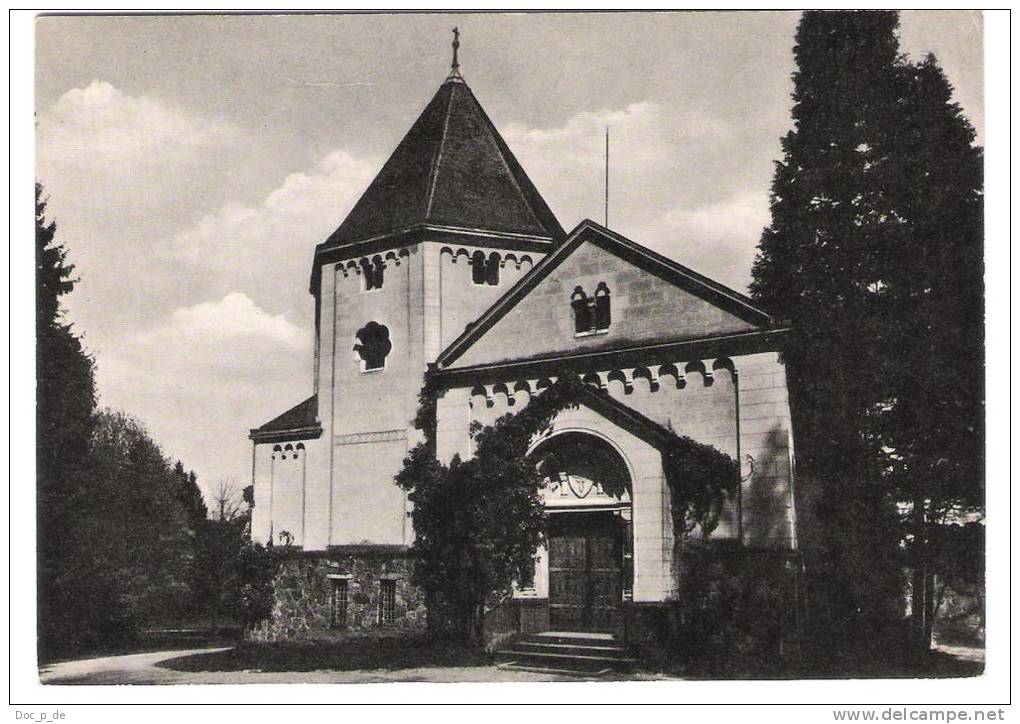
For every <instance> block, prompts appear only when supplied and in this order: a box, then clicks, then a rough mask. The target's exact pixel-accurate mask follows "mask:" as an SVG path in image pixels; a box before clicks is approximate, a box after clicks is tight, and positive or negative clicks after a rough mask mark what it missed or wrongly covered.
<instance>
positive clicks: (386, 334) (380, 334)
mask: <svg viewBox="0 0 1020 724" xmlns="http://www.w3.org/2000/svg"><path fill="white" fill-rule="evenodd" d="M355 337H356V338H357V344H355V345H354V351H355V352H357V353H358V356H359V357H361V371H362V372H371V371H372V370H381V369H383V368H385V367H386V355H388V354H389V353H390V350H392V349H393V343H392V342H390V330H389V329H387V328H386V326H385V325H382V324H379V323H378V322H369V323H368V324H366V325H365V326H364V327H362V328H361V329H359V330H358V332H357V334H356V335H355Z"/></svg>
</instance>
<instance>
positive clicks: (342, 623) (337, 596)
mask: <svg viewBox="0 0 1020 724" xmlns="http://www.w3.org/2000/svg"><path fill="white" fill-rule="evenodd" d="M329 580H330V583H331V584H332V590H331V592H330V598H329V625H330V626H331V627H332V628H344V627H346V626H347V579H346V578H331V579H329Z"/></svg>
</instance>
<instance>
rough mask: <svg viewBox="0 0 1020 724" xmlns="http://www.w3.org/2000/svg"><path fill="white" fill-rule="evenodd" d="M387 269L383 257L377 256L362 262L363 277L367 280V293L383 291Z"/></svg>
mask: <svg viewBox="0 0 1020 724" xmlns="http://www.w3.org/2000/svg"><path fill="white" fill-rule="evenodd" d="M385 268H386V265H385V264H384V262H383V260H382V257H381V256H379V255H378V254H376V255H375V256H373V257H372V258H371V259H362V260H361V276H362V278H363V279H364V280H365V291H366V292H367V291H370V290H372V289H382V285H383V269H385Z"/></svg>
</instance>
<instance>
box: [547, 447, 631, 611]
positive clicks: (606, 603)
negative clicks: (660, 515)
mask: <svg viewBox="0 0 1020 724" xmlns="http://www.w3.org/2000/svg"><path fill="white" fill-rule="evenodd" d="M532 457H533V459H534V460H535V462H536V464H537V465H539V467H540V469H541V470H542V472H543V473H544V474H545V476H546V487H545V490H544V498H545V504H546V510H547V512H548V514H549V525H548V562H547V563H548V564H547V567H546V570H547V575H548V589H547V590H548V592H549V593H548V595H549V627H550V629H552V630H554V631H616V630H617V629H619V628H620V626H621V621H622V616H621V614H620V604H621V603H622V602H623V601H624V600H625V599H627V598H629V596H630V589H631V581H632V570H633V566H632V558H633V556H632V551H633V546H632V544H631V491H632V490H633V486H632V485H631V479H630V472H629V470H628V468H627V464H626V462H625V461H624V459H623V458H622V457H621V455H620V453H619V452H617V451H616V449H615V448H614V447H613V446H612V445H610V444H609V443H608V442H606V441H605V440H603V439H602V438H600V437H596V436H595V435H592V434H588V433H584V432H576V431H570V432H562V433H560V434H558V435H555V436H553V437H551V438H549V439H547V440H544V441H543V442H542V443H540V444H539V445H538V446H537V447H536V448H535V450H534V451H533V452H532ZM543 572H544V571H543ZM540 573H541V572H540Z"/></svg>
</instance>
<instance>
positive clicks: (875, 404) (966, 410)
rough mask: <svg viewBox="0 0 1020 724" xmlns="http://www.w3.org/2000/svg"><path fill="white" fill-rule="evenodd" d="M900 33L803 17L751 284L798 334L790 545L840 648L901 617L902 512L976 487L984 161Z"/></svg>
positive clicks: (889, 19) (932, 74)
mask: <svg viewBox="0 0 1020 724" xmlns="http://www.w3.org/2000/svg"><path fill="white" fill-rule="evenodd" d="M897 25H898V16H897V14H896V13H895V12H806V13H805V14H804V16H803V18H802V20H801V23H800V26H799V28H798V32H797V38H796V47H795V49H794V53H795V57H796V61H797V72H796V73H795V74H794V85H795V88H794V94H793V98H794V106H793V119H794V124H795V127H794V130H793V131H791V132H790V133H789V134H788V135H787V136H786V137H785V138H784V139H783V150H784V157H783V159H782V160H781V161H779V162H778V163H777V165H776V174H775V179H774V182H773V189H772V197H771V206H772V224H771V225H770V226H769V227H768V228H767V229H766V230H765V232H764V234H763V236H762V241H761V244H760V247H759V255H758V258H757V259H756V261H755V265H754V270H753V278H754V281H753V283H752V293H753V294H754V296H755V297H756V298H757V299H758V300H759V301H760V302H762V303H763V304H764V305H765V306H767V307H768V308H770V309H771V310H772V311H774V312H776V313H778V314H780V315H782V316H785V317H787V318H789V319H790V320H791V322H792V323H793V327H794V332H793V334H792V335H791V339H790V342H789V345H788V347H787V349H786V350H785V352H784V357H785V360H786V363H787V368H788V371H789V376H790V385H791V406H792V409H793V414H794V427H795V432H796V434H797V439H798V469H799V472H800V474H801V475H803V476H805V477H806V478H808V479H810V480H811V481H812V483H811V484H812V485H814V486H816V487H817V488H818V489H819V493H818V495H817V496H816V498H815V502H816V503H817V506H816V508H815V510H814V511H813V512H814V513H816V514H817V516H818V522H819V525H818V526H817V528H815V529H813V530H811V535H805V536H804V537H803V538H802V542H803V543H804V544H805V548H806V549H807V550H808V551H809V552H810V551H813V552H815V553H817V557H815V558H812V559H809V571H812V570H813V571H814V572H815V577H814V581H813V583H814V584H815V585H814V586H813V590H814V594H815V596H814V600H813V604H814V606H813V613H814V614H816V616H815V617H814V619H813V620H814V621H815V622H816V623H818V622H821V623H824V624H825V629H826V633H827V634H828V635H830V636H831V635H833V634H835V635H837V636H839V635H840V634H842V637H844V638H846V639H847V640H851V639H854V640H860V639H861V637H862V636H866V635H867V634H869V633H878V632H879V631H880V629H881V627H880V626H879V625H878V624H879V623H880V622H882V621H888V620H891V619H894V618H895V615H894V614H895V612H896V610H897V609H899V605H898V603H899V602H898V592H899V591H900V590H901V588H902V581H901V580H900V579H899V576H898V574H897V571H898V569H899V567H900V563H899V562H898V561H897V557H898V551H899V544H900V542H901V541H902V540H904V538H910V539H913V540H916V539H918V538H919V536H917V535H916V533H917V529H916V526H915V528H914V529H904V528H903V527H902V526H901V525H900V522H901V521H900V519H899V514H900V513H899V511H901V510H903V509H904V508H905V507H907V508H909V505H907V506H904V505H903V504H904V503H908V504H909V503H910V502H913V501H915V500H918V499H921V500H924V501H927V502H926V503H925V505H922V506H921V508H922V510H923V509H924V508H925V507H926V506H927V505H930V501H931V499H932V496H933V495H935V493H934V492H933V490H932V488H931V486H932V485H935V486H942V485H943V484H942V483H936V482H934V480H936V479H942V480H945V481H947V482H946V483H945V485H957V486H959V485H962V486H963V487H965V488H968V489H969V490H971V491H973V483H974V481H978V482H977V485H978V487H980V472H978V473H977V474H976V475H975V474H974V467H975V465H977V466H978V467H979V466H980V453H979V450H980V444H981V435H982V431H981V423H980V419H981V393H980V382H977V384H976V385H975V382H974V381H975V380H980V378H981V371H980V355H981V334H982V333H981V329H982V319H981V309H982V307H981V304H982V302H981V299H982V296H981V295H982V292H981V270H980V259H981V229H980V218H981V202H980V183H981V180H980V179H981V167H980V152H979V151H977V150H976V149H974V148H973V147H972V141H973V130H972V129H971V128H970V126H969V124H967V122H966V120H965V119H963V118H962V116H961V115H960V113H959V108H958V107H955V106H953V105H952V104H951V103H950V101H949V92H950V89H949V86H948V84H947V83H946V82H945V79H944V77H943V76H942V74H941V72H940V71H939V70H938V68H937V66H936V65H935V63H934V61H933V60H932V59H929V60H926V61H925V62H924V63H921V64H919V65H911V64H910V63H908V62H907V61H906V59H905V58H903V57H902V56H900V55H899V52H898V44H897V40H896V28H897ZM961 373H966V374H971V375H972V377H971V378H965V377H964V376H962V374H961ZM947 387H948V388H951V389H947ZM940 388H941V389H940ZM947 393H948V394H947ZM949 459H952V461H953V462H951V463H947V462H946V461H947V460H949ZM940 461H941V462H940ZM932 466H936V467H938V466H942V470H941V473H943V474H941V475H935V476H934V477H933V476H931V473H932V472H933V471H932V470H931V467H932ZM965 471H967V472H969V473H970V475H967V474H966V473H965ZM949 481H952V482H949ZM922 489H923V490H924V491H925V492H923V493H920V494H919V491H920V490H922ZM936 497H939V498H940V499H945V498H944V496H942V495H941V494H939V495H937V496H936ZM950 497H952V496H950ZM915 509H916V507H915ZM916 522H917V521H916V520H915V523H916ZM923 527H924V526H922V528H923ZM905 534H907V535H905ZM923 537H924V536H923V534H922V535H921V536H920V538H921V539H923ZM912 553H913V554H914V555H915V556H923V546H914V547H913V548H912ZM915 569H916V566H915ZM915 588H916V584H915ZM917 608H918V607H917V606H915V610H917ZM818 614H821V615H818Z"/></svg>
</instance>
